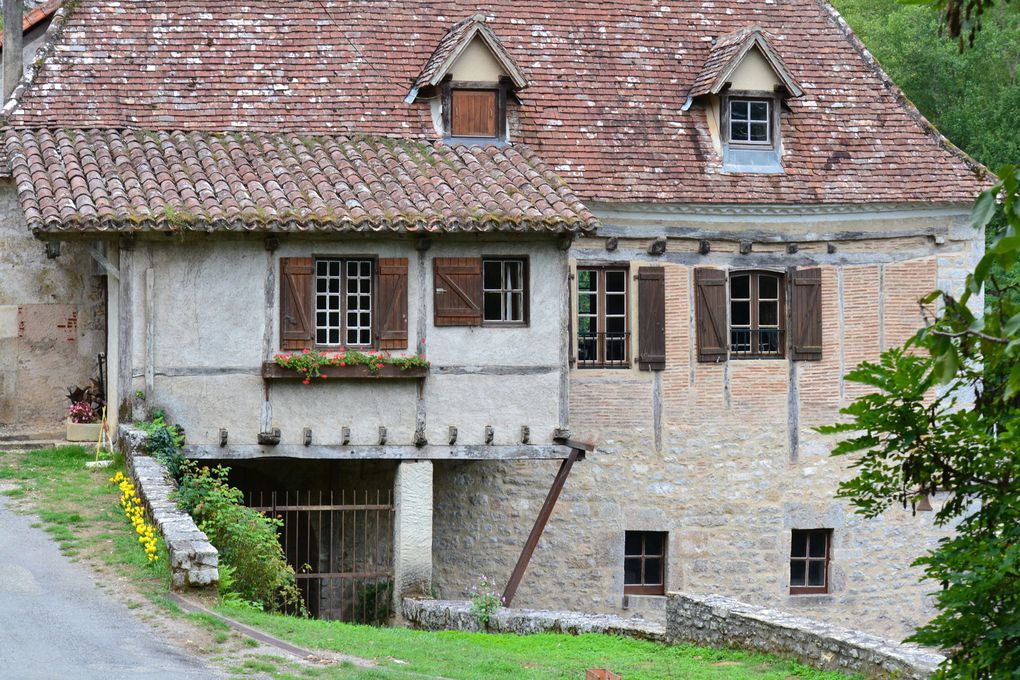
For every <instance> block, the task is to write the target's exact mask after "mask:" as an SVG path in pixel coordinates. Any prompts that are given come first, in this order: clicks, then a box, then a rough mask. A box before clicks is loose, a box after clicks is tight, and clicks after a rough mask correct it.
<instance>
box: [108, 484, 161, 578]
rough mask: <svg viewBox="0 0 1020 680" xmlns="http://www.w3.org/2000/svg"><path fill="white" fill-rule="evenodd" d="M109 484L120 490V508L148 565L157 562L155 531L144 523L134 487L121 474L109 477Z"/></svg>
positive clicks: (143, 514) (143, 512) (140, 501)
mask: <svg viewBox="0 0 1020 680" xmlns="http://www.w3.org/2000/svg"><path fill="white" fill-rule="evenodd" d="M110 482H112V483H113V484H116V485H117V487H118V488H119V489H120V507H122V508H124V515H125V516H127V518H128V519H129V520H131V525H132V526H133V527H134V528H135V532H136V533H137V534H138V542H139V543H141V544H142V547H143V548H145V556H146V557H148V558H149V562H150V563H151V562H156V561H158V560H159V555H157V554H156V548H157V539H156V530H155V529H154V528H153V527H152V525H150V524H149V523H148V522H146V521H145V509H144V508H143V507H142V499H140V498H139V497H138V494H136V493H135V485H134V484H133V483H132V482H131V480H130V479H129V478H128V477H125V476H124V473H123V472H118V473H117V474H116V475H114V476H113V477H110Z"/></svg>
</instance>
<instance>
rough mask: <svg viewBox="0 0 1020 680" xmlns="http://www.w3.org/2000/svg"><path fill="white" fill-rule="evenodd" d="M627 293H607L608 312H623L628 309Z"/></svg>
mask: <svg viewBox="0 0 1020 680" xmlns="http://www.w3.org/2000/svg"><path fill="white" fill-rule="evenodd" d="M626 300H627V296H626V295H606V314H623V313H624V312H625V311H626Z"/></svg>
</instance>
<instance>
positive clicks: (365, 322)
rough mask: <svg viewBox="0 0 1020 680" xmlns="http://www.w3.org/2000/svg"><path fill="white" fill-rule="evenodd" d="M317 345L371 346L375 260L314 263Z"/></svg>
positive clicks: (326, 260) (335, 260)
mask: <svg viewBox="0 0 1020 680" xmlns="http://www.w3.org/2000/svg"><path fill="white" fill-rule="evenodd" d="M315 344H316V345H320V346H324V347H339V346H342V345H349V346H355V347H365V346H370V345H371V344H372V260H367V259H318V260H316V261H315Z"/></svg>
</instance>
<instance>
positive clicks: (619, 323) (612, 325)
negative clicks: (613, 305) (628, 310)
mask: <svg viewBox="0 0 1020 680" xmlns="http://www.w3.org/2000/svg"><path fill="white" fill-rule="evenodd" d="M626 330H627V322H626V320H625V319H624V318H623V317H620V316H607V317H606V333H608V334H610V335H623V334H624V332H626Z"/></svg>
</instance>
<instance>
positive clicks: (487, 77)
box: [450, 38, 506, 83]
mask: <svg viewBox="0 0 1020 680" xmlns="http://www.w3.org/2000/svg"><path fill="white" fill-rule="evenodd" d="M450 75H452V76H453V80H454V81H455V82H462V83H464V82H469V83H498V82H499V79H500V78H501V77H502V76H504V75H506V73H504V71H503V68H502V67H501V66H500V65H499V62H498V61H496V58H495V57H493V56H492V52H491V51H490V50H489V48H488V47H486V45H485V43H484V42H483V41H482V39H481V38H475V39H474V40H472V41H471V44H470V45H468V46H467V47H466V48H464V51H463V52H461V54H460V56H459V57H457V61H455V62H453V66H451V67H450Z"/></svg>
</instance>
